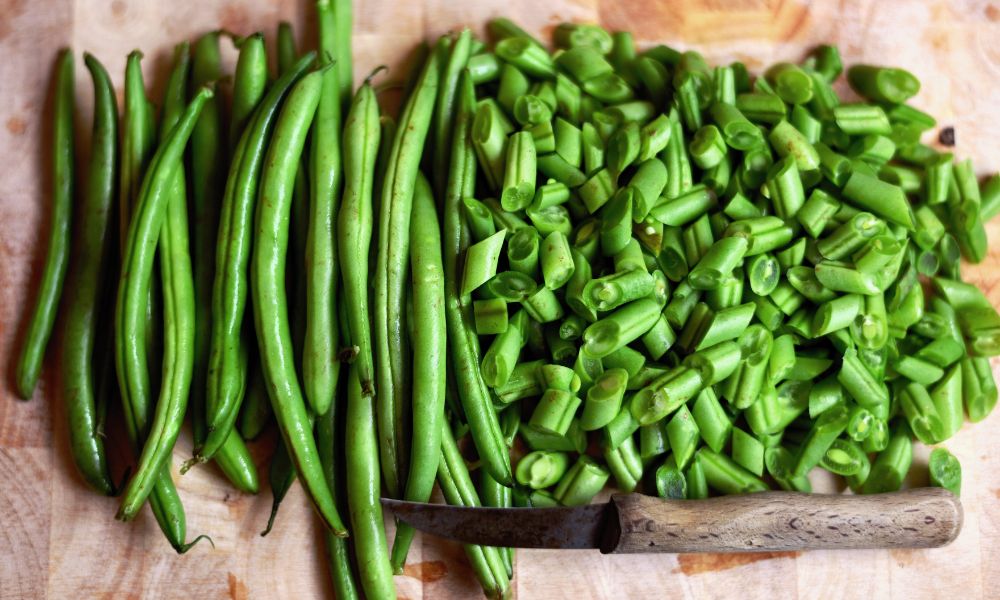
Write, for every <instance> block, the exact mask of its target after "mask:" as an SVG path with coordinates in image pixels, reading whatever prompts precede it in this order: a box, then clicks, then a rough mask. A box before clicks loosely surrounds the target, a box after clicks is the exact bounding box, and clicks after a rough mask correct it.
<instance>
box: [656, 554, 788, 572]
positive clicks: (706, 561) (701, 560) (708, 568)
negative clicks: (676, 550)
mask: <svg viewBox="0 0 1000 600" xmlns="http://www.w3.org/2000/svg"><path fill="white" fill-rule="evenodd" d="M798 555H799V553H798V552H731V553H725V554H678V555H677V567H678V568H677V569H674V572H675V573H683V574H685V575H698V574H701V573H713V572H715V571H725V570H728V569H735V568H737V567H742V566H744V565H749V564H753V563H755V562H760V561H762V560H772V559H778V558H795V557H797V556H798Z"/></svg>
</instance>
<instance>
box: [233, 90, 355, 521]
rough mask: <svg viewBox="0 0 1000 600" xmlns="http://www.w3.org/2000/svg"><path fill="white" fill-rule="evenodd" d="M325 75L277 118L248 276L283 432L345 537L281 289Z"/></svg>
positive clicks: (314, 493) (310, 488)
mask: <svg viewBox="0 0 1000 600" xmlns="http://www.w3.org/2000/svg"><path fill="white" fill-rule="evenodd" d="M322 77H323V73H322V72H321V71H319V72H314V73H311V74H309V75H306V76H305V77H303V78H302V80H301V81H299V82H298V83H297V84H296V85H295V87H294V88H293V89H292V91H291V93H290V94H289V97H288V99H287V100H286V102H285V103H284V106H283V107H282V109H281V115H280V116H279V117H278V123H277V125H276V126H275V133H274V138H273V139H272V140H271V144H270V147H269V148H268V153H267V158H266V160H265V165H266V166H265V169H264V172H263V174H262V176H261V184H260V187H261V197H262V198H266V199H267V200H268V201H267V202H261V203H259V204H258V206H257V215H256V219H255V220H256V225H255V229H256V232H257V235H256V238H255V239H256V242H257V243H256V244H255V246H254V250H253V260H252V263H251V277H250V281H251V289H252V294H253V312H254V323H255V325H256V329H257V334H258V335H257V342H258V344H259V347H260V355H261V363H262V366H263V369H264V378H265V380H266V381H267V384H268V389H269V390H271V403H272V405H273V406H274V408H275V411H274V412H275V416H276V417H277V419H278V426H279V429H280V430H281V434H282V437H283V438H284V440H285V444H286V445H287V447H288V450H289V454H290V455H291V457H292V460H293V462H294V463H295V469H296V472H297V473H298V475H299V477H300V479H301V480H302V483H303V487H304V488H305V490H306V493H307V494H308V495H309V497H310V498H311V499H312V501H313V504H314V505H315V506H316V509H317V510H318V511H319V513H320V515H321V516H322V517H323V521H324V523H325V524H326V525H327V527H329V528H330V529H332V530H333V532H334V533H335V534H337V535H346V534H347V532H346V530H345V529H344V526H343V523H342V522H341V520H340V515H339V514H338V513H337V507H336V506H335V505H334V503H333V497H332V495H331V493H330V489H329V488H328V487H327V486H326V482H325V481H324V479H323V471H322V468H321V466H320V464H319V456H318V453H317V451H316V442H315V440H314V439H313V436H312V428H311V427H310V426H309V417H308V414H307V411H306V405H305V402H304V401H303V398H302V389H301V387H300V385H299V380H298V374H297V373H296V369H295V358H294V352H293V349H292V341H291V331H290V327H289V320H288V302H287V298H286V297H285V293H284V286H285V261H286V258H287V255H288V227H289V212H290V210H291V192H292V188H293V187H294V184H295V172H296V169H297V168H298V165H299V159H300V157H301V155H302V149H303V146H304V145H305V138H306V133H307V131H308V129H309V126H310V124H311V122H312V119H313V116H314V114H315V112H316V106H317V105H318V103H319V97H320V94H321V91H322V83H323V80H322Z"/></svg>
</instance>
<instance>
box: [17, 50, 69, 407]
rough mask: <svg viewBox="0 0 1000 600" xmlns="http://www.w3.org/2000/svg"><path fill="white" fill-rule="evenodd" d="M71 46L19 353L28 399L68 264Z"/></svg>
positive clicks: (58, 82)
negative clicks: (48, 202)
mask: <svg viewBox="0 0 1000 600" xmlns="http://www.w3.org/2000/svg"><path fill="white" fill-rule="evenodd" d="M74 81H75V80H74V70H73V52H72V51H71V50H69V49H64V50H62V51H61V52H60V54H59V58H58V61H57V64H56V75H55V113H54V115H53V127H52V148H53V153H52V176H53V186H52V227H51V230H50V231H49V244H48V250H47V251H46V257H45V267H44V269H43V271H42V274H41V283H40V284H39V286H38V293H37V295H36V299H35V307H34V309H33V310H32V313H31V318H30V319H29V321H28V327H27V330H26V333H25V335H24V341H23V343H22V346H21V353H20V356H19V357H18V362H17V369H16V379H17V393H18V395H20V396H21V398H23V399H25V400H28V399H30V398H31V396H32V394H33V393H34V391H35V386H36V385H37V384H38V376H39V374H40V373H41V371H42V360H43V359H44V357H45V347H46V346H47V345H48V341H49V336H50V335H51V334H52V328H53V327H54V325H55V321H56V312H57V310H58V308H59V298H60V296H61V295H62V287H63V280H64V279H65V278H66V269H67V267H68V266H69V250H70V221H71V220H72V213H73V194H74V183H75V181H74V180H75V176H74V171H75V168H74V167H75V165H74V159H73V154H74V146H73V139H74V136H73V111H74V104H75V102H74V98H73V95H74Z"/></svg>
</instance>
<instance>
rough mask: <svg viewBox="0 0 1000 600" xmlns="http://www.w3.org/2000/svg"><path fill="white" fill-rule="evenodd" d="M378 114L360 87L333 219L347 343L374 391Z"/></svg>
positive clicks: (364, 384)
mask: <svg viewBox="0 0 1000 600" xmlns="http://www.w3.org/2000/svg"><path fill="white" fill-rule="evenodd" d="M379 133H380V132H379V116H378V103H377V102H376V99H375V93H374V91H373V90H372V88H371V85H370V84H369V83H367V82H366V83H365V84H364V85H362V86H361V87H360V88H358V92H357V94H356V95H355V97H354V101H353V102H352V103H351V109H350V112H348V115H347V121H346V124H345V126H344V197H343V200H342V202H343V204H342V206H341V210H340V212H339V215H338V220H337V243H338V244H339V246H340V255H341V256H342V257H344V259H343V260H342V261H341V263H342V264H341V273H342V275H343V279H344V302H345V303H346V308H347V314H348V320H347V323H348V330H349V334H350V338H351V343H352V344H354V345H355V346H357V348H358V352H357V355H356V356H355V359H354V363H355V364H356V365H357V371H358V378H359V379H360V382H361V390H362V393H364V394H365V395H367V396H371V395H373V394H374V389H373V384H372V377H373V375H374V366H373V360H374V359H373V357H372V341H371V329H370V325H369V323H370V321H369V318H368V277H369V271H368V265H369V254H370V251H371V237H372V227H373V225H372V223H373V221H372V217H373V206H372V190H373V187H374V169H375V159H376V157H377V155H378V149H379Z"/></svg>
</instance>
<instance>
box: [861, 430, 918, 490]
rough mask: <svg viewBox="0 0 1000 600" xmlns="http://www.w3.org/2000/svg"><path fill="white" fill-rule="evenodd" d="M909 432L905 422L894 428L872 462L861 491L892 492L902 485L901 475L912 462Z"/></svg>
mask: <svg viewBox="0 0 1000 600" xmlns="http://www.w3.org/2000/svg"><path fill="white" fill-rule="evenodd" d="M909 433H910V432H909V431H908V430H907V428H906V426H905V424H904V425H901V426H898V427H896V428H895V430H894V431H893V432H892V435H891V437H890V438H889V443H888V446H886V447H885V450H883V451H881V452H880V453H879V455H878V457H877V458H876V459H875V462H874V463H873V464H872V469H871V474H870V475H869V476H868V478H867V479H866V480H865V482H864V485H863V486H862V489H861V491H862V493H864V494H878V493H882V492H894V491H896V490H898V489H899V488H900V486H902V483H903V477H904V476H905V475H906V473H907V471H909V470H910V464H911V463H912V462H913V444H912V442H910V436H909Z"/></svg>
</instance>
